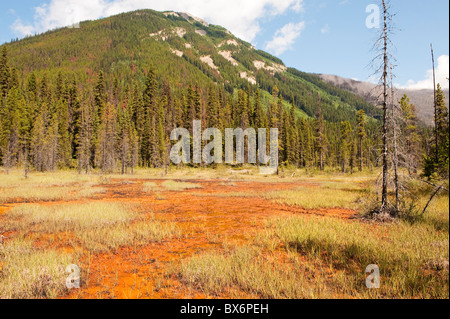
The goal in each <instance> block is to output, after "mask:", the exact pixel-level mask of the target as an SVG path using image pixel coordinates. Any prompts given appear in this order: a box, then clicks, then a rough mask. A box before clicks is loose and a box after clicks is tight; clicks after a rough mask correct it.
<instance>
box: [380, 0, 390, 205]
mask: <svg viewBox="0 0 450 319" xmlns="http://www.w3.org/2000/svg"><path fill="white" fill-rule="evenodd" d="M382 4H383V19H384V27H383V43H384V44H383V177H382V193H381V209H380V213H383V212H386V211H387V208H388V207H387V206H388V168H389V167H388V144H387V143H388V141H387V135H388V129H387V125H388V112H387V111H388V110H387V103H388V82H387V80H388V79H387V77H388V24H387V7H386V2H385V0H383V1H382Z"/></svg>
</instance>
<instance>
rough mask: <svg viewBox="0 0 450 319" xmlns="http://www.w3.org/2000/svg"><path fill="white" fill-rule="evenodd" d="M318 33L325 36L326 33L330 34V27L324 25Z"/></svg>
mask: <svg viewBox="0 0 450 319" xmlns="http://www.w3.org/2000/svg"><path fill="white" fill-rule="evenodd" d="M320 32H321V33H322V34H327V33H329V32H330V26H329V25H328V24H327V25H325V26H324V27H323V28H322V29H321V30H320Z"/></svg>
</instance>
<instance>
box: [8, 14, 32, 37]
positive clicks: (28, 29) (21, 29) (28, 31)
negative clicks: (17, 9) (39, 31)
mask: <svg viewBox="0 0 450 319" xmlns="http://www.w3.org/2000/svg"><path fill="white" fill-rule="evenodd" d="M11 28H12V29H13V30H16V31H17V32H18V33H19V34H21V35H32V34H33V32H34V28H33V27H32V26H31V25H25V24H23V23H22V20H20V18H18V19H16V21H14V23H13V25H12V26H11Z"/></svg>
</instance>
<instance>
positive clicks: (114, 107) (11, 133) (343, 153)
mask: <svg viewBox="0 0 450 319" xmlns="http://www.w3.org/2000/svg"><path fill="white" fill-rule="evenodd" d="M82 82H83V83H82ZM0 93H1V105H0V164H1V165H2V166H3V167H4V168H5V170H6V171H8V170H9V169H10V168H12V167H15V166H21V167H33V168H34V169H35V170H37V171H49V170H55V169H58V168H77V169H78V170H79V171H80V172H86V173H88V172H89V171H90V170H91V169H100V170H101V171H102V172H104V173H111V172H116V171H119V172H121V173H123V174H125V173H132V172H133V169H134V168H136V167H138V166H139V167H168V166H169V165H173V164H171V163H170V160H169V153H170V148H171V145H172V144H173V143H174V142H173V141H170V139H169V137H170V133H171V131H172V130H173V129H175V128H180V127H183V128H187V129H188V130H192V123H193V121H194V120H200V121H201V122H202V127H204V128H208V127H211V128H218V129H220V130H221V131H222V132H223V131H224V129H225V128H238V127H239V128H242V129H244V130H245V129H247V128H255V129H257V128H267V129H270V128H278V129H279V163H280V164H281V165H282V166H291V167H300V168H308V169H320V170H324V169H325V168H326V167H330V168H333V169H339V170H340V171H342V172H344V173H346V172H349V173H353V172H354V171H356V170H359V171H362V170H363V169H364V168H374V167H379V166H380V143H381V138H382V136H381V134H380V131H381V130H380V123H379V121H377V120H374V119H373V118H372V117H370V116H368V115H366V113H365V111H364V110H363V109H360V110H359V111H357V113H356V114H355V116H354V118H352V119H349V120H347V121H339V122H331V121H326V120H325V119H324V111H323V109H322V107H321V97H320V95H318V96H317V97H316V99H317V100H318V101H319V102H318V107H317V108H316V110H315V114H314V117H310V118H300V117H298V116H297V114H296V110H297V109H296V106H294V104H295V103H294V102H292V103H288V102H287V101H284V100H283V95H282V94H281V92H280V91H279V89H278V88H277V86H274V87H273V88H272V95H271V96H270V97H267V96H264V93H263V91H261V90H259V89H257V88H255V87H251V86H248V87H247V89H239V90H235V91H234V92H233V93H229V92H228V90H226V89H225V88H224V87H223V86H220V85H218V84H210V85H209V86H207V87H200V86H199V84H198V83H192V84H187V85H171V84H170V83H168V82H167V81H166V80H165V79H164V78H163V77H162V76H161V75H160V74H159V75H158V74H156V73H155V70H154V68H152V67H150V68H149V69H148V70H147V72H146V80H145V82H144V83H141V82H139V81H132V82H131V83H126V82H124V81H119V80H118V79H117V78H116V77H114V76H113V75H111V76H106V75H105V74H104V73H103V72H102V71H99V72H98V74H96V75H95V77H94V78H93V79H91V81H80V80H79V79H78V78H77V77H76V76H75V75H74V74H73V73H69V72H67V73H63V72H59V73H58V74H56V75H53V76H49V75H48V74H44V75H42V76H41V77H40V78H37V76H36V75H35V73H30V74H29V75H27V77H26V78H25V77H24V78H23V79H21V78H20V77H19V75H18V72H17V71H16V69H15V68H14V67H11V66H9V63H8V54H7V50H6V47H4V48H3V50H2V53H1V56H0ZM437 95H438V99H437V100H438V101H441V100H442V101H441V102H439V103H443V107H442V118H443V119H442V124H440V125H441V127H440V131H441V132H442V134H441V138H442V143H440V145H443V146H442V147H443V149H442V150H441V151H440V154H442V159H441V160H440V161H441V162H440V163H438V164H436V165H435V164H434V163H433V165H432V166H433V170H434V169H435V167H438V168H439V167H440V169H441V170H445V165H447V171H448V156H447V159H446V160H445V159H444V152H445V150H444V145H447V146H446V147H447V150H448V112H447V113H446V114H445V111H444V109H445V110H446V106H445V103H444V102H443V97H442V98H441V95H442V96H443V94H442V91H438V94H437ZM397 105H398V109H399V116H400V118H401V119H402V120H401V132H402V134H404V141H405V149H404V151H403V153H402V155H401V156H402V159H403V161H402V165H403V166H404V167H406V168H407V169H408V170H409V171H410V173H411V174H415V173H416V172H417V171H418V169H419V168H420V165H421V163H422V156H423V154H424V152H425V153H426V154H428V153H429V152H432V151H433V150H428V151H427V150H426V145H427V141H426V138H424V136H427V134H425V132H427V130H426V129H425V128H423V127H422V126H420V125H419V122H418V120H417V118H416V115H415V109H414V106H413V105H412V104H411V103H410V102H409V100H408V98H407V97H406V96H405V97H403V98H402V99H401V101H399V103H397ZM445 119H446V120H445ZM445 123H446V124H445ZM445 125H447V126H446V128H445ZM445 129H446V130H447V131H445ZM445 132H447V133H446V134H445ZM445 139H446V140H445ZM444 140H445V141H446V142H445V141H444ZM445 143H446V144H445ZM428 161H429V160H428V157H427V156H425V163H428ZM445 161H446V162H445ZM445 163H446V164H445ZM425 166H426V165H425ZM426 167H427V166H426Z"/></svg>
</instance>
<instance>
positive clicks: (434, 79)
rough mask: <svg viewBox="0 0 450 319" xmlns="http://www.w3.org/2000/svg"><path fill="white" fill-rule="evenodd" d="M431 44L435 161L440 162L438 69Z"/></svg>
mask: <svg viewBox="0 0 450 319" xmlns="http://www.w3.org/2000/svg"><path fill="white" fill-rule="evenodd" d="M430 46H431V62H432V64H433V93H434V138H435V147H436V150H435V153H434V156H435V163H436V164H437V163H438V162H439V131H438V129H439V128H438V110H437V103H436V71H435V67H434V51H433V44H430Z"/></svg>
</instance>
